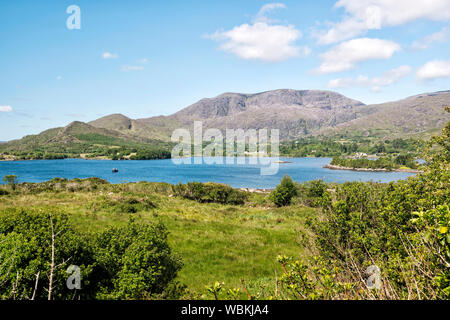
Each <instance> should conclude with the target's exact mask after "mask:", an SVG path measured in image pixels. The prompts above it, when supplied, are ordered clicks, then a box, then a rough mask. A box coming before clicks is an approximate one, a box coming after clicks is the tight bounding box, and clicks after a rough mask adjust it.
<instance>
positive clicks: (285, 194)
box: [270, 176, 297, 207]
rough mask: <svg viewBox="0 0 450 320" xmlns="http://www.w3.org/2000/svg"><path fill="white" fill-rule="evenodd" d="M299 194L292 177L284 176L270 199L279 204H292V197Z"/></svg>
mask: <svg viewBox="0 0 450 320" xmlns="http://www.w3.org/2000/svg"><path fill="white" fill-rule="evenodd" d="M296 195H297V188H296V186H295V184H294V182H292V179H291V177H289V176H284V177H283V179H281V182H280V184H279V185H278V186H277V187H276V188H275V190H273V191H272V193H271V194H270V200H271V201H272V202H273V203H274V204H275V205H276V206H277V207H283V206H288V205H289V204H291V201H292V198H293V197H294V196H296Z"/></svg>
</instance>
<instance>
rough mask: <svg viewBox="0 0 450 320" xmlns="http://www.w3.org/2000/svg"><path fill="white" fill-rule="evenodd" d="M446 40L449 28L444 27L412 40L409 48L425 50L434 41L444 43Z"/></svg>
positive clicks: (449, 39) (449, 38) (449, 33)
mask: <svg viewBox="0 0 450 320" xmlns="http://www.w3.org/2000/svg"><path fill="white" fill-rule="evenodd" d="M448 41H450V28H449V27H444V28H442V29H441V30H440V31H438V32H436V33H433V34H430V35H428V36H426V37H423V38H422V39H419V40H417V41H414V42H413V44H412V45H411V48H413V49H415V50H425V49H428V48H429V47H431V46H432V45H433V44H434V43H444V42H448Z"/></svg>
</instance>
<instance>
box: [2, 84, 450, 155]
mask: <svg viewBox="0 0 450 320" xmlns="http://www.w3.org/2000/svg"><path fill="white" fill-rule="evenodd" d="M447 105H450V90H448V91H440V92H431V93H422V94H418V95H415V96H411V97H407V98H405V99H402V100H398V101H392V102H387V103H382V104H375V105H365V104H364V103H362V102H360V101H357V100H353V99H350V98H348V97H345V96H343V95H341V94H339V93H336V92H333V91H325V90H292V89H279V90H272V91H265V92H260V93H256V94H241V93H223V94H221V95H219V96H217V97H213V98H204V99H201V100H199V101H198V102H196V103H194V104H191V105H190V106H188V107H186V108H183V109H181V110H179V111H178V112H176V113H174V114H172V115H169V116H157V117H150V118H141V119H131V118H129V117H127V116H125V115H123V114H119V113H116V114H111V115H107V116H105V117H102V118H99V119H96V120H93V121H90V122H88V123H84V122H80V121H73V122H71V123H70V124H68V125H67V126H65V127H58V128H52V129H48V130H45V131H43V132H41V133H40V134H38V135H29V136H25V137H23V138H22V139H18V140H12V141H9V142H7V143H4V144H0V154H2V153H5V152H6V153H8V152H15V153H17V152H19V153H25V152H28V153H31V152H33V151H35V150H41V151H42V152H44V151H45V150H50V151H51V152H59V151H60V150H66V149H67V150H69V149H70V150H71V153H70V154H77V152H78V151H79V150H81V151H83V150H88V151H89V152H91V151H92V152H93V153H94V154H95V150H97V149H101V150H103V151H105V150H108V149H111V148H116V147H120V148H122V149H124V150H125V149H126V151H127V152H132V151H133V150H134V149H139V148H144V149H145V148H146V146H148V147H152V146H158V147H162V148H163V149H164V150H169V146H170V143H169V141H170V137H171V134H172V132H173V130H175V129H177V128H188V129H191V130H192V127H193V123H194V121H202V122H203V127H204V130H206V129H208V128H218V129H221V130H224V129H226V128H230V129H244V130H247V129H250V128H251V129H263V128H267V129H272V128H274V129H279V130H280V138H281V140H282V141H292V140H296V139H299V138H302V137H307V136H327V137H333V136H339V137H340V138H343V137H362V138H364V137H377V138H379V139H392V138H395V137H406V136H416V137H419V138H427V137H428V136H429V135H430V134H432V133H434V132H435V131H437V130H439V129H441V128H442V127H443V126H444V125H445V123H446V122H447V121H450V115H449V114H448V113H446V112H445V111H444V106H447ZM222 132H224V131H222ZM127 145H128V147H127ZM72 151H73V152H72ZM83 152H84V151H83Z"/></svg>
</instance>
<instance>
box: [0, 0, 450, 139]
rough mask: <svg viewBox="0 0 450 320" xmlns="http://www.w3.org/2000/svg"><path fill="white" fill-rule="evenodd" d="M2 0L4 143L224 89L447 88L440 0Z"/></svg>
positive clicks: (379, 97) (376, 91) (140, 113)
mask: <svg viewBox="0 0 450 320" xmlns="http://www.w3.org/2000/svg"><path fill="white" fill-rule="evenodd" d="M280 1H281V2H271V1H262V0H245V1H242V0H226V1H211V0H189V1H174V0H166V1H151V0H142V1H141V0H128V1H124V0H122V1H118V0H108V1H107V0H96V1H92V0H70V1H65V0H53V1H49V0H40V1H35V0H16V1H1V2H0V128H1V129H0V141H8V140H12V139H18V138H21V137H23V136H25V135H29V134H37V133H39V132H41V131H43V130H46V129H49V128H53V127H60V126H65V125H67V124H68V123H70V122H72V121H75V120H78V121H83V122H88V121H91V120H94V119H97V118H99V117H102V116H105V115H108V114H112V113H122V114H124V115H126V116H128V117H131V118H134V119H136V118H147V117H151V116H157V115H169V114H172V113H174V112H176V111H178V110H180V109H182V108H184V107H186V106H188V105H190V104H192V103H195V102H196V101H198V100H200V99H202V98H205V97H215V96H217V95H219V94H221V93H224V92H239V93H257V92H263V91H267V90H275V89H296V90H314V89H317V90H333V91H337V92H339V93H341V94H344V95H346V96H348V97H350V98H353V99H356V100H359V101H362V102H364V103H366V104H373V103H382V102H387V101H394V100H399V99H403V98H406V97H408V96H412V95H416V94H420V93H425V92H434V91H441V90H449V89H450V54H449V53H450V0H329V1H328V0H316V1H309V0H308V1H303V0H286V1H283V0H280Z"/></svg>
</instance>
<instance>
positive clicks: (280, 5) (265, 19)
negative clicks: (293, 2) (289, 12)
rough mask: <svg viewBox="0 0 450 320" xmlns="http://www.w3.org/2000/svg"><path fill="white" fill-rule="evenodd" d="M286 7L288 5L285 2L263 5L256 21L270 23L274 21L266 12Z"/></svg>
mask: <svg viewBox="0 0 450 320" xmlns="http://www.w3.org/2000/svg"><path fill="white" fill-rule="evenodd" d="M284 8H286V5H285V4H284V3H268V4H265V5H263V6H262V8H261V9H260V10H259V12H258V14H257V15H256V18H255V22H266V23H270V22H273V21H272V20H271V19H269V18H268V17H267V16H266V14H267V13H269V12H270V11H272V10H275V9H284Z"/></svg>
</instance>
